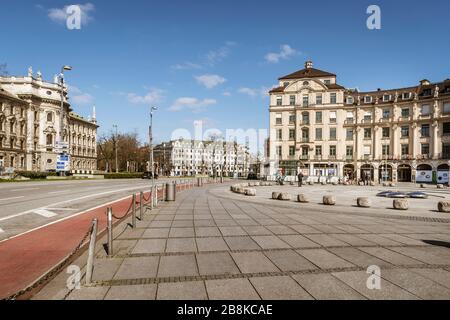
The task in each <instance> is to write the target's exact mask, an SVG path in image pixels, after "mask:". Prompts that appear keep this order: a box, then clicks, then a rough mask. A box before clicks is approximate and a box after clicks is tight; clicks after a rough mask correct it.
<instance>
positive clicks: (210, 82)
mask: <svg viewBox="0 0 450 320" xmlns="http://www.w3.org/2000/svg"><path fill="white" fill-rule="evenodd" d="M195 79H196V80H197V82H198V83H200V84H201V85H203V86H204V87H206V88H208V89H212V88H214V87H216V86H218V85H219V84H222V83H225V81H227V79H225V78H223V77H221V76H219V75H217V74H204V75H201V76H197V77H195Z"/></svg>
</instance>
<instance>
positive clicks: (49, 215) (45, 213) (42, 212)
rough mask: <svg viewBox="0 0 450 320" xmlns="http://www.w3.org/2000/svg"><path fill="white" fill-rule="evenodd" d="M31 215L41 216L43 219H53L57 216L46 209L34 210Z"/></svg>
mask: <svg viewBox="0 0 450 320" xmlns="http://www.w3.org/2000/svg"><path fill="white" fill-rule="evenodd" d="M33 213H36V214H38V215H40V216H43V217H44V218H53V217H55V216H57V214H56V213H54V212H51V211H48V210H46V209H37V210H34V211H33Z"/></svg>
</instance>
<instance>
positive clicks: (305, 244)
mask: <svg viewBox="0 0 450 320" xmlns="http://www.w3.org/2000/svg"><path fill="white" fill-rule="evenodd" d="M280 239H281V240H283V241H284V242H286V243H288V244H289V245H290V246H291V247H292V248H319V247H320V245H319V244H317V243H315V242H313V241H311V240H309V239H308V238H306V237H304V236H302V235H288V236H280Z"/></svg>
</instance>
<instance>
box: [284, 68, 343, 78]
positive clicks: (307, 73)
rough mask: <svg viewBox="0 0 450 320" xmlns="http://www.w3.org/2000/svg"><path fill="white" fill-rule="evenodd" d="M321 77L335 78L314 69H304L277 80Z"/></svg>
mask: <svg viewBox="0 0 450 320" xmlns="http://www.w3.org/2000/svg"><path fill="white" fill-rule="evenodd" d="M322 77H336V75H335V74H333V73H329V72H326V71H323V70H319V69H314V68H305V69H302V70H299V71H296V72H294V73H291V74H288V75H286V76H284V77H281V78H279V79H278V80H292V79H304V78H322Z"/></svg>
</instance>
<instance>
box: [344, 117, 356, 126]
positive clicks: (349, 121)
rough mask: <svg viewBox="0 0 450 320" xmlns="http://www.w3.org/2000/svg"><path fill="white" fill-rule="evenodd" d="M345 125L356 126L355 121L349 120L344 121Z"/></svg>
mask: <svg viewBox="0 0 450 320" xmlns="http://www.w3.org/2000/svg"><path fill="white" fill-rule="evenodd" d="M344 124H347V125H351V124H355V119H352V118H348V119H347V120H345V121H344Z"/></svg>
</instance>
